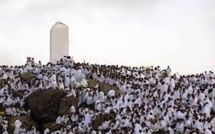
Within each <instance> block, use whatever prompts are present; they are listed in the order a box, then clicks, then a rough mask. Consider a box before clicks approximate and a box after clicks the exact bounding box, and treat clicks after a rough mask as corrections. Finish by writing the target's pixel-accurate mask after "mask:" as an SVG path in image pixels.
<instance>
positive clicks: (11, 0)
mask: <svg viewBox="0 0 215 134" xmlns="http://www.w3.org/2000/svg"><path fill="white" fill-rule="evenodd" d="M56 21H62V22H64V23H65V24H67V25H68V26H69V28H70V54H71V55H73V57H74V59H75V60H76V61H83V60H85V61H88V62H91V63H106V64H125V65H137V66H139V65H144V66H148V65H154V66H155V65H160V66H161V67H162V68H164V67H166V66H167V65H170V66H171V67H172V70H173V71H174V72H179V73H197V72H203V71H205V70H213V71H215V0H0V64H24V63H25V59H26V57H27V56H31V57H35V58H36V60H42V62H43V63H46V62H47V61H48V60H49V32H50V28H51V26H52V25H53V24H54V23H55V22H56Z"/></svg>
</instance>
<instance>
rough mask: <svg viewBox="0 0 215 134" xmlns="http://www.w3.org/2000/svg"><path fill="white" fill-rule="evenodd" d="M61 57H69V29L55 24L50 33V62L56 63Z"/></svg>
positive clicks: (63, 25) (60, 23) (61, 24)
mask: <svg viewBox="0 0 215 134" xmlns="http://www.w3.org/2000/svg"><path fill="white" fill-rule="evenodd" d="M63 56H69V27H68V26H67V25H65V24H63V23H62V22H57V23H55V24H54V25H53V26H52V28H51V31H50V62H51V63H56V62H57V61H59V60H60V59H61V58H63Z"/></svg>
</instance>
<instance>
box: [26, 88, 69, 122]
mask: <svg viewBox="0 0 215 134" xmlns="http://www.w3.org/2000/svg"><path fill="white" fill-rule="evenodd" d="M65 96H66V92H65V91H63V90H59V89H47V90H37V91H35V92H33V93H32V94H31V95H30V96H29V97H28V98H27V99H26V104H27V107H29V109H30V111H31V116H32V118H33V119H34V120H35V121H36V122H38V123H39V124H43V123H48V122H54V121H55V120H56V118H57V117H58V112H59V110H60V102H61V99H62V98H64V97H65Z"/></svg>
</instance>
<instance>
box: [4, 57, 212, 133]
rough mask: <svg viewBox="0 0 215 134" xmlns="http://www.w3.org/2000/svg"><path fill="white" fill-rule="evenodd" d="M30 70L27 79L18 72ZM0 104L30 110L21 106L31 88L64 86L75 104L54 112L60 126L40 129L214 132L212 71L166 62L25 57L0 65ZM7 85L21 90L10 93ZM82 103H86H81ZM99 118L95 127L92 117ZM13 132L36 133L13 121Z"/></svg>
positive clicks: (14, 112)
mask: <svg viewBox="0 0 215 134" xmlns="http://www.w3.org/2000/svg"><path fill="white" fill-rule="evenodd" d="M25 73H32V74H34V75H35V76H36V79H34V80H32V81H31V82H30V83H29V82H27V81H23V80H22V78H21V75H23V74H25ZM87 78H88V79H93V80H96V81H99V82H100V83H105V84H107V85H110V86H113V87H116V88H117V89H118V90H120V92H121V94H120V95H116V92H117V91H116V90H114V89H113V90H109V91H108V92H107V93H105V92H104V91H103V89H102V87H100V86H99V85H96V86H95V87H93V88H92V87H88V83H87ZM0 79H1V80H4V81H6V82H4V83H3V86H2V87H0V104H2V105H3V106H5V107H6V109H5V113H6V114H7V115H11V116H19V115H29V113H30V111H25V110H24V109H23V105H24V103H25V102H24V99H25V98H26V97H27V96H29V95H30V94H31V93H32V92H34V91H36V90H46V89H49V88H56V89H64V90H66V91H68V96H74V97H76V98H77V99H78V107H75V106H72V107H70V109H69V110H70V114H66V115H62V116H59V117H58V118H57V119H56V122H55V124H57V125H60V126H62V127H61V129H59V130H56V131H51V130H50V129H49V128H45V129H44V132H43V133H44V134H67V133H68V134H78V133H80V134H85V133H89V134H103V133H105V134H153V133H156V132H163V133H167V134H182V133H184V134H214V133H215V74H214V73H213V72H212V71H209V72H204V73H201V74H195V75H194V74H193V75H186V76H185V75H179V74H172V72H171V68H170V67H167V68H165V69H161V68H160V67H159V66H157V67H153V66H151V67H127V66H117V65H113V66H108V65H97V64H88V63H75V62H74V60H73V58H72V57H69V56H65V57H63V58H62V59H61V60H60V61H59V62H58V63H56V64H52V63H48V64H47V65H42V63H41V62H39V63H36V62H35V61H34V59H33V58H30V57H28V58H27V62H26V64H25V65H24V66H11V67H9V66H0ZM9 89H13V90H15V91H19V92H23V93H24V96H23V97H21V98H19V97H16V98H14V97H13V96H12V93H11V91H10V90H9ZM86 106H87V107H86ZM111 113H114V115H115V116H114V118H104V119H103V120H102V121H103V122H101V124H100V125H99V126H98V128H94V127H93V125H94V124H93V123H94V122H93V121H94V120H95V119H96V118H97V117H98V116H99V115H101V114H102V115H109V114H111ZM0 117H1V118H0V124H1V125H2V128H3V134H7V133H8V121H7V119H6V117H4V116H0ZM14 124H15V130H14V133H15V134H18V133H29V134H37V133H39V131H38V130H36V128H35V127H34V126H33V127H32V129H31V130H26V129H25V128H23V127H22V122H21V121H19V120H16V121H15V122H14Z"/></svg>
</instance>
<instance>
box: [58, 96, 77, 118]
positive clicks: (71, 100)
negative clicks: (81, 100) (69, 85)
mask: <svg viewBox="0 0 215 134" xmlns="http://www.w3.org/2000/svg"><path fill="white" fill-rule="evenodd" d="M71 106H74V107H75V108H77V106H78V99H76V98H75V97H73V96H70V97H65V98H62V99H61V101H60V109H59V112H58V114H59V115H64V114H68V113H69V108H70V107H71Z"/></svg>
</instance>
